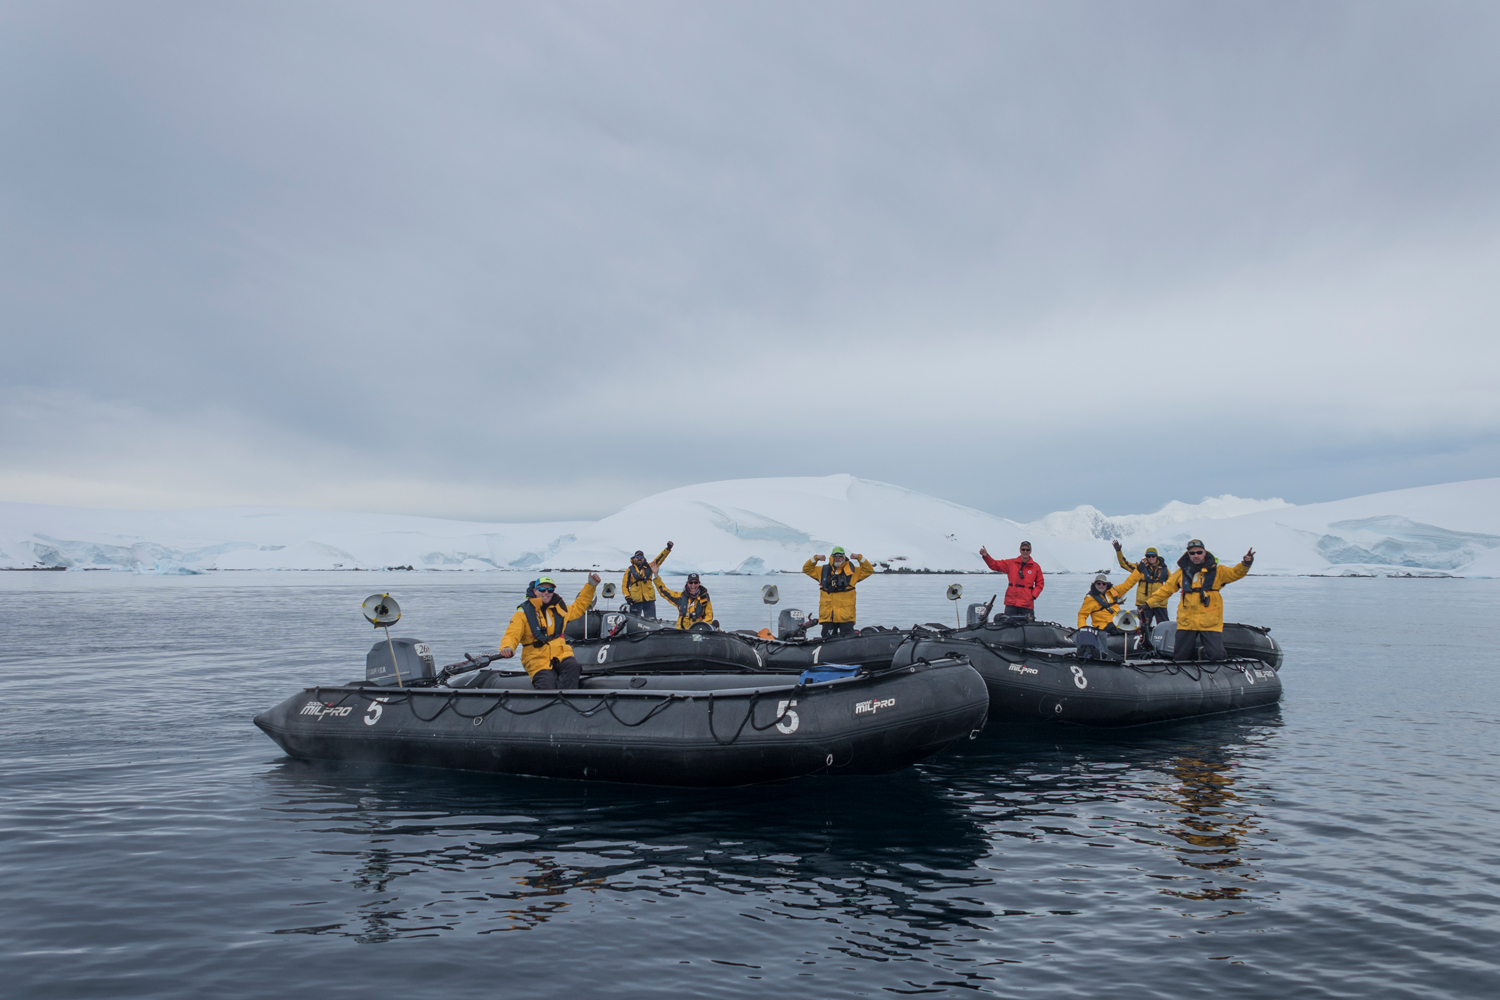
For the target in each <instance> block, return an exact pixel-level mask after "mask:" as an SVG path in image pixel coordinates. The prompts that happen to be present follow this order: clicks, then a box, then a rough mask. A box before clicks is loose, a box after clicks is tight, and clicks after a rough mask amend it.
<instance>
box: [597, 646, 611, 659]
mask: <svg viewBox="0 0 1500 1000" xmlns="http://www.w3.org/2000/svg"><path fill="white" fill-rule="evenodd" d="M607 659H609V644H608V643H605V644H604V645H603V646H600V647H599V656H598V657H597V659H596V660H595V662H596V663H603V662H604V661H605V660H607Z"/></svg>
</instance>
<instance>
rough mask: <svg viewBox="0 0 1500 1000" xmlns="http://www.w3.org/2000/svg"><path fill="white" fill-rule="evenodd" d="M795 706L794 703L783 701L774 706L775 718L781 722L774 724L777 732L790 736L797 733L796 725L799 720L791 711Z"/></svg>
mask: <svg viewBox="0 0 1500 1000" xmlns="http://www.w3.org/2000/svg"><path fill="white" fill-rule="evenodd" d="M796 704H797V703H796V702H795V701H783V702H781V703H779V704H778V705H777V706H776V718H778V719H780V720H781V721H780V722H778V723H776V731H777V732H781V733H786V734H787V735H788V736H790V735H791V734H792V733H795V732H796V731H797V723H798V722H799V721H800V720H799V719H798V718H797V713H796V712H794V711H793V710H792V709H793V707H794V706H796Z"/></svg>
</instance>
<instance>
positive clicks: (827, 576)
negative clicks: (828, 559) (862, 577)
mask: <svg viewBox="0 0 1500 1000" xmlns="http://www.w3.org/2000/svg"><path fill="white" fill-rule="evenodd" d="M844 565H845V566H847V565H849V563H848V562H847V561H846V562H845V563H844ZM818 587H819V588H820V589H821V590H822V591H823V593H825V594H842V593H843V592H844V591H846V590H853V589H854V574H853V573H845V572H844V571H843V570H842V569H840V570H838V571H837V572H835V571H834V569H833V563H829V564H828V565H827V566H824V567H823V576H822V578H821V579H819V580H818Z"/></svg>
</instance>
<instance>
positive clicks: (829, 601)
mask: <svg viewBox="0 0 1500 1000" xmlns="http://www.w3.org/2000/svg"><path fill="white" fill-rule="evenodd" d="M829 569H830V570H832V571H833V572H838V573H843V574H845V575H847V576H848V577H849V589H848V590H828V589H826V588H825V587H824V586H823V570H822V568H821V567H819V566H818V564H817V563H815V562H813V561H812V560H811V559H809V560H808V561H807V562H805V563H803V564H802V572H804V573H806V574H807V575H808V576H810V577H812V578H813V579H814V580H817V581H818V590H819V596H818V621H820V622H852V621H854V585H855V584H856V583H858V582H859V581H861V580H863V579H864V578H865V577H867V576H869V575H870V574H872V573H874V572H875V567H874V565H872V564H871V562H870V560H868V559H861V560H860V561H859V565H858V566H855V565H854V563H853V561H852V560H848V559H845V560H844V566H843V568H842V569H839V570H833V566H832V564H831V563H830V564H829Z"/></svg>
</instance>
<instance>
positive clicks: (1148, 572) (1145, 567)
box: [1114, 539, 1168, 635]
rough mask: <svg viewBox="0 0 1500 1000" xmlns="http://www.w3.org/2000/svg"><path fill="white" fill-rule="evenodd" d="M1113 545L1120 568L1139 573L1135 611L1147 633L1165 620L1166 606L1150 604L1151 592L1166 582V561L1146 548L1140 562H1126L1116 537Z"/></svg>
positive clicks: (1154, 551) (1155, 552)
mask: <svg viewBox="0 0 1500 1000" xmlns="http://www.w3.org/2000/svg"><path fill="white" fill-rule="evenodd" d="M1114 545H1115V558H1116V559H1118V560H1119V561H1120V568H1121V569H1126V570H1129V571H1130V572H1132V573H1139V574H1140V578H1141V585H1140V586H1139V587H1136V588H1135V613H1136V614H1137V615H1138V616H1140V619H1141V629H1142V630H1143V631H1144V632H1145V633H1146V634H1148V635H1149V634H1150V632H1151V626H1152V625H1153V624H1155V623H1156V622H1164V621H1166V620H1167V609H1166V608H1153V607H1152V606H1151V592H1152V591H1154V590H1155V589H1156V588H1157V587H1160V586H1161V585H1162V584H1164V583H1166V582H1167V575H1168V574H1167V561H1166V560H1165V559H1163V558H1162V557H1161V555H1160V554H1159V553H1158V552H1157V551H1156V550H1155V549H1147V550H1146V554H1145V555H1144V556H1143V557H1142V558H1141V561H1140V562H1138V563H1132V562H1126V561H1125V551H1124V550H1123V549H1121V548H1120V542H1119V540H1118V539H1117V540H1116V541H1115V543H1114Z"/></svg>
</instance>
